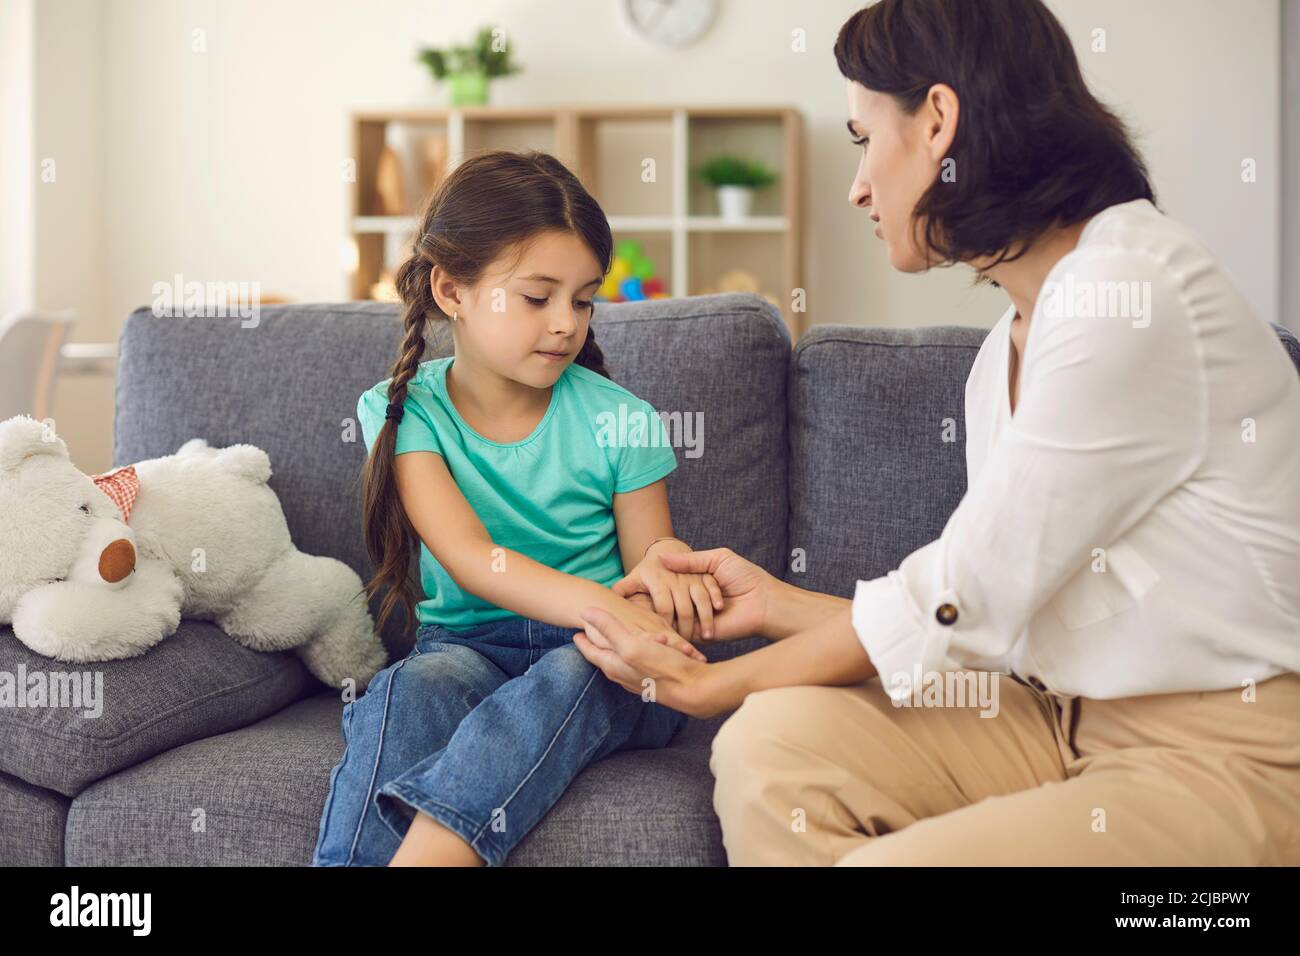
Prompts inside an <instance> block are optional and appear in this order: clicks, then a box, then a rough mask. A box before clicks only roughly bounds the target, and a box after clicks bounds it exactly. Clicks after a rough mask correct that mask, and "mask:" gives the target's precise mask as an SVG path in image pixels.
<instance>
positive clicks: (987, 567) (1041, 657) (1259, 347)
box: [852, 199, 1300, 700]
mask: <svg viewBox="0 0 1300 956" xmlns="http://www.w3.org/2000/svg"><path fill="white" fill-rule="evenodd" d="M1014 317H1015V306H1011V307H1010V308H1009V309H1008V310H1007V312H1006V314H1005V315H1003V316H1002V318H1001V319H1000V320H999V321H998V323H997V325H995V326H994V327H993V330H992V332H991V333H990V334H989V336H988V338H987V339H986V340H985V341H984V343H983V345H982V346H981V348H980V350H979V354H978V355H977V356H976V358H975V364H974V365H973V367H972V368H971V372H970V376H969V378H968V379H967V381H966V402H965V406H966V466H967V478H968V486H967V490H966V494H965V496H964V497H963V498H962V500H961V502H960V503H959V504H958V506H957V508H956V510H955V511H954V512H953V514H952V516H951V517H950V519H949V520H948V523H947V525H946V526H945V527H944V529H943V532H942V534H941V535H940V537H939V539H938V540H937V541H933V542H931V543H930V544H928V545H925V546H924V547H922V548H918V549H917V550H916V551H914V552H912V553H911V554H910V555H908V556H907V557H906V558H905V559H904V560H903V562H902V564H901V565H900V566H899V567H898V569H897V570H894V571H890V572H889V573H888V574H886V575H884V576H882V577H879V578H875V579H874V580H871V581H859V582H858V585H857V590H856V593H855V596H854V599H853V611H852V619H853V627H854V630H855V631H856V632H857V634H858V638H859V640H861V641H862V644H863V646H864V648H865V649H866V651H867V654H868V656H869V657H870V658H871V661H872V663H873V664H874V665H875V667H876V669H877V671H878V672H879V673H880V675H881V679H882V682H883V684H884V686H885V688H886V690H887V691H889V693H890V694H891V696H892V697H894V698H895V700H902V699H903V698H905V697H907V696H909V695H910V694H911V689H910V688H911V686H912V684H914V683H915V682H916V676H917V675H918V674H919V675H921V676H922V679H923V680H928V679H930V678H927V677H926V676H925V675H929V674H933V673H941V672H943V671H949V670H959V669H973V670H992V671H1000V672H1002V673H1015V674H1017V675H1019V676H1021V677H1023V678H1024V679H1026V680H1027V681H1029V683H1031V684H1034V685H1035V686H1037V687H1045V688H1047V689H1048V690H1050V691H1051V692H1053V693H1056V694H1059V695H1061V696H1063V697H1073V696H1083V697H1090V698H1095V699H1102V698H1113V697H1127V696H1136V695H1141V694H1155V693H1170V692H1176V691H1194V690H1218V689H1221V688H1227V687H1240V686H1242V685H1243V683H1244V682H1245V681H1247V679H1253V680H1255V681H1263V680H1266V679H1267V678H1269V677H1272V676H1275V675H1277V674H1279V673H1282V672H1285V671H1300V375H1297V373H1296V368H1295V366H1294V365H1293V364H1292V362H1291V360H1290V358H1289V357H1288V356H1287V354H1286V352H1285V350H1284V349H1283V347H1282V344H1281V342H1280V341H1279V340H1278V337H1277V333H1276V332H1275V331H1274V330H1273V329H1272V328H1271V327H1270V326H1269V325H1268V323H1267V322H1265V321H1264V320H1263V319H1262V318H1260V317H1259V316H1258V315H1257V314H1256V313H1255V312H1254V311H1253V310H1252V309H1251V307H1250V306H1249V305H1248V304H1247V303H1246V301H1245V299H1244V298H1243V297H1242V296H1241V294H1240V293H1239V292H1238V291H1237V290H1236V289H1235V288H1234V287H1233V285H1232V284H1231V283H1230V282H1229V280H1228V277H1227V276H1225V275H1224V273H1223V272H1222V271H1221V270H1220V269H1219V268H1218V266H1217V265H1216V264H1215V261H1214V259H1213V257H1212V256H1211V255H1210V253H1209V251H1208V250H1207V249H1206V248H1205V247H1204V245H1202V243H1201V242H1200V241H1199V240H1198V239H1197V238H1196V237H1195V235H1194V234H1193V233H1192V232H1191V231H1190V230H1188V229H1187V228H1186V227H1185V226H1183V225H1181V224H1179V223H1177V222H1174V221H1172V220H1170V219H1168V218H1167V217H1165V216H1164V215H1162V214H1161V213H1160V212H1159V211H1158V210H1157V209H1156V208H1155V206H1153V205H1152V204H1151V203H1150V202H1149V201H1147V200H1145V199H1139V200H1134V201H1132V202H1126V203H1120V204H1118V205H1115V206H1111V207H1109V208H1107V209H1104V210H1102V211H1101V212H1100V213H1098V214H1097V215H1096V216H1094V217H1093V218H1092V220H1091V221H1089V222H1088V224H1087V225H1086V226H1085V228H1084V229H1083V232H1082V234H1081V235H1080V238H1079V242H1078V246H1077V247H1076V248H1075V249H1074V250H1073V251H1071V252H1070V253H1069V254H1067V255H1066V256H1064V257H1063V258H1062V259H1061V260H1060V261H1059V262H1058V263H1057V264H1056V265H1055V267H1053V269H1052V270H1051V272H1050V273H1049V274H1048V276H1047V279H1046V281H1045V282H1044V284H1043V288H1042V290H1041V291H1040V293H1039V296H1038V300H1037V302H1035V304H1034V312H1033V316H1032V318H1031V321H1030V323H1029V330H1028V333H1027V339H1026V341H1025V345H1024V349H1023V355H1022V361H1021V363H1020V386H1019V399H1018V401H1017V404H1016V410H1015V414H1014V415H1012V414H1011V411H1010V400H1009V394H1008V361H1009V359H1010V356H1011V344H1010V339H1009V333H1010V326H1011V322H1012V319H1013V318H1014ZM900 674H901V675H903V677H904V678H905V679H899V678H898V675H900Z"/></svg>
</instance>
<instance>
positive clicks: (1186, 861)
mask: <svg viewBox="0 0 1300 956" xmlns="http://www.w3.org/2000/svg"><path fill="white" fill-rule="evenodd" d="M1254 692H1255V693H1254V697H1255V699H1254V700H1253V701H1251V700H1248V699H1246V698H1247V696H1248V692H1247V691H1246V690H1243V689H1240V688H1232V689H1228V690H1221V691H1206V692H1201V693H1179V694H1160V695H1150V696H1144V697H1130V698H1124V699H1119V700H1091V699H1082V698H1060V697H1057V696H1054V695H1052V694H1051V693H1050V692H1049V693H1043V692H1041V691H1039V690H1036V689H1035V688H1033V687H1030V686H1029V685H1028V684H1026V683H1024V682H1023V681H1021V680H1020V679H1019V678H1016V677H1009V676H1007V675H1001V676H1000V677H999V679H998V713H997V716H995V717H981V716H980V711H979V710H978V709H976V708H974V707H946V708H943V707H895V706H894V704H893V702H892V701H891V700H890V699H889V697H888V696H887V695H886V693H885V691H884V689H883V688H882V686H881V683H880V680H879V679H878V678H873V679H871V680H869V681H867V682H865V683H863V684H860V685H857V686H853V687H782V688H776V689H772V690H765V691H760V692H758V693H755V694H751V695H750V696H749V697H748V698H746V700H745V702H744V704H743V705H742V706H741V707H740V709H739V710H737V711H736V713H735V714H733V715H732V716H731V718H730V719H728V720H727V722H726V723H725V724H723V726H722V729H721V730H720V731H719V733H718V735H717V737H716V738H715V739H714V743H713V754H712V758H711V760H710V767H711V769H712V770H713V774H714V776H715V777H716V778H717V782H716V786H715V790H714V808H715V810H716V811H717V814H718V817H719V818H720V819H721V821H722V833H723V843H724V845H725V846H726V850H727V856H728V859H729V861H730V863H731V865H733V866H748V865H826V864H844V865H849V866H888V865H958V866H964V865H995V866H996V865H1031V866H1032V865H1048V866H1051V865H1066V866H1081V865H1082V866H1090V865H1121V866H1122V865H1171V866H1179V865H1195V866H1207V865H1246V866H1251V865H1278V864H1280V865H1293V866H1294V865H1296V864H1300V675H1297V674H1284V675H1280V676H1278V677H1274V678H1272V679H1271V680H1267V681H1264V682H1263V683H1260V684H1259V685H1258V686H1256V687H1255V688H1254Z"/></svg>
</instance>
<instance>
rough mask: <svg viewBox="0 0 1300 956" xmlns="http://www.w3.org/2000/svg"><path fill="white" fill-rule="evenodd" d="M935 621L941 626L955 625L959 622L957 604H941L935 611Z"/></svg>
mask: <svg viewBox="0 0 1300 956" xmlns="http://www.w3.org/2000/svg"><path fill="white" fill-rule="evenodd" d="M934 619H935V620H936V621H938V622H939V623H940V624H954V623H956V621H957V606H956V605H955V604H946V603H945V604H940V605H939V606H938V607H937V608H936V609H935V611H934Z"/></svg>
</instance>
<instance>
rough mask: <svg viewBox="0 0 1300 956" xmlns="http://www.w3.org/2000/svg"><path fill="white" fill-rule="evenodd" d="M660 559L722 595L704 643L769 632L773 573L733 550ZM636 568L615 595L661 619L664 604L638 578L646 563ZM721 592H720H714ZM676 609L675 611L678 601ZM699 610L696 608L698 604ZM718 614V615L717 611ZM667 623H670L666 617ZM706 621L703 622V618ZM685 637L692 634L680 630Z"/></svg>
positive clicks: (672, 554)
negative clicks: (769, 606) (648, 609)
mask: <svg viewBox="0 0 1300 956" xmlns="http://www.w3.org/2000/svg"><path fill="white" fill-rule="evenodd" d="M651 558H657V559H658V561H659V563H660V564H661V566H662V567H663V569H664V570H665V571H669V572H675V573H677V574H678V575H679V576H681V577H685V578H688V579H690V578H698V579H700V580H701V581H702V583H703V585H704V587H705V588H706V589H708V591H709V593H710V594H718V593H720V594H721V595H722V597H723V598H724V600H720V601H715V602H713V605H712V607H711V608H710V612H709V619H708V621H707V624H706V626H704V627H703V628H702V630H703V635H702V636H703V638H704V639H705V640H718V641H728V640H732V639H735V638H742V637H751V636H754V635H758V634H763V633H764V632H765V627H766V621H767V616H768V610H769V609H768V604H769V595H770V594H771V589H772V587H773V585H774V583H775V582H774V581H773V578H772V576H771V575H770V574H768V573H767V572H766V571H764V570H763V569H762V568H760V567H759V566H758V565H756V564H754V563H753V562H750V561H747V560H745V559H744V558H742V557H741V556H740V555H738V554H736V552H734V551H732V550H731V549H730V548H713V549H712V550H709V551H667V552H663V553H660V554H658V555H651ZM649 560H650V559H649V558H647V559H646V561H643V562H642V563H641V564H640V565H638V566H637V567H636V568H635V569H634V570H633V572H632V573H631V574H629V575H628V576H627V577H625V578H623V579H622V580H621V581H619V582H617V583H616V584H615V585H614V588H613V590H614V593H615V594H618V595H620V596H622V597H625V598H627V599H628V600H629V601H631V602H632V603H634V604H640V605H641V606H642V607H647V608H652V609H653V610H655V611H657V612H659V613H660V614H661V616H662V615H663V611H662V608H663V606H664V603H665V602H663V601H662V600H659V601H656V600H654V597H653V595H652V594H651V593H650V588H649V586H648V585H647V584H645V583H644V576H643V575H641V574H639V572H641V570H642V568H643V567H644V566H645V564H646V563H647V561H649ZM715 588H718V589H720V592H718V591H715V590H713V589H715ZM673 606H674V607H676V601H675V599H674V603H673ZM697 611H698V605H697ZM714 612H717V613H714ZM664 620H668V621H669V623H671V620H669V618H668V617H665V618H664ZM701 621H702V622H704V618H701ZM682 636H684V637H689V636H690V635H689V634H688V633H687V632H685V631H682Z"/></svg>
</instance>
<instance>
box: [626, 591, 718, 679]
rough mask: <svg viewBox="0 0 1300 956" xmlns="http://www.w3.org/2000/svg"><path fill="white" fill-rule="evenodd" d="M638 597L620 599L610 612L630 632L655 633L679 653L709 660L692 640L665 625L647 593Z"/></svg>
mask: <svg viewBox="0 0 1300 956" xmlns="http://www.w3.org/2000/svg"><path fill="white" fill-rule="evenodd" d="M637 597H638V600H635V601H632V600H625V601H619V602H618V606H617V607H616V608H615V609H614V610H613V611H612V612H609V613H612V616H613V617H614V618H615V619H616V620H617V621H618V622H619V623H621V624H622V625H623V626H624V627H625V628H627V630H628V631H629V632H634V633H642V632H644V633H646V634H649V635H653V637H654V640H655V641H656V642H657V643H659V644H663V645H666V646H667V647H670V648H672V649H673V650H675V651H677V652H678V653H681V654H685V655H686V656H687V657H689V658H691V659H693V660H697V661H700V662H701V663H707V662H708V658H707V657H705V656H704V652H703V651H701V650H700V649H699V648H698V647H696V646H695V645H694V644H692V643H691V642H690V641H688V640H685V639H684V638H682V637H681V636H680V635H678V634H677V633H676V632H674V631H673V630H671V628H670V627H669V628H666V627H665V626H664V622H663V620H662V618H660V617H659V615H658V614H656V613H655V610H654V608H653V607H650V606H648V599H647V598H646V595H644V594H641V595H637Z"/></svg>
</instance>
